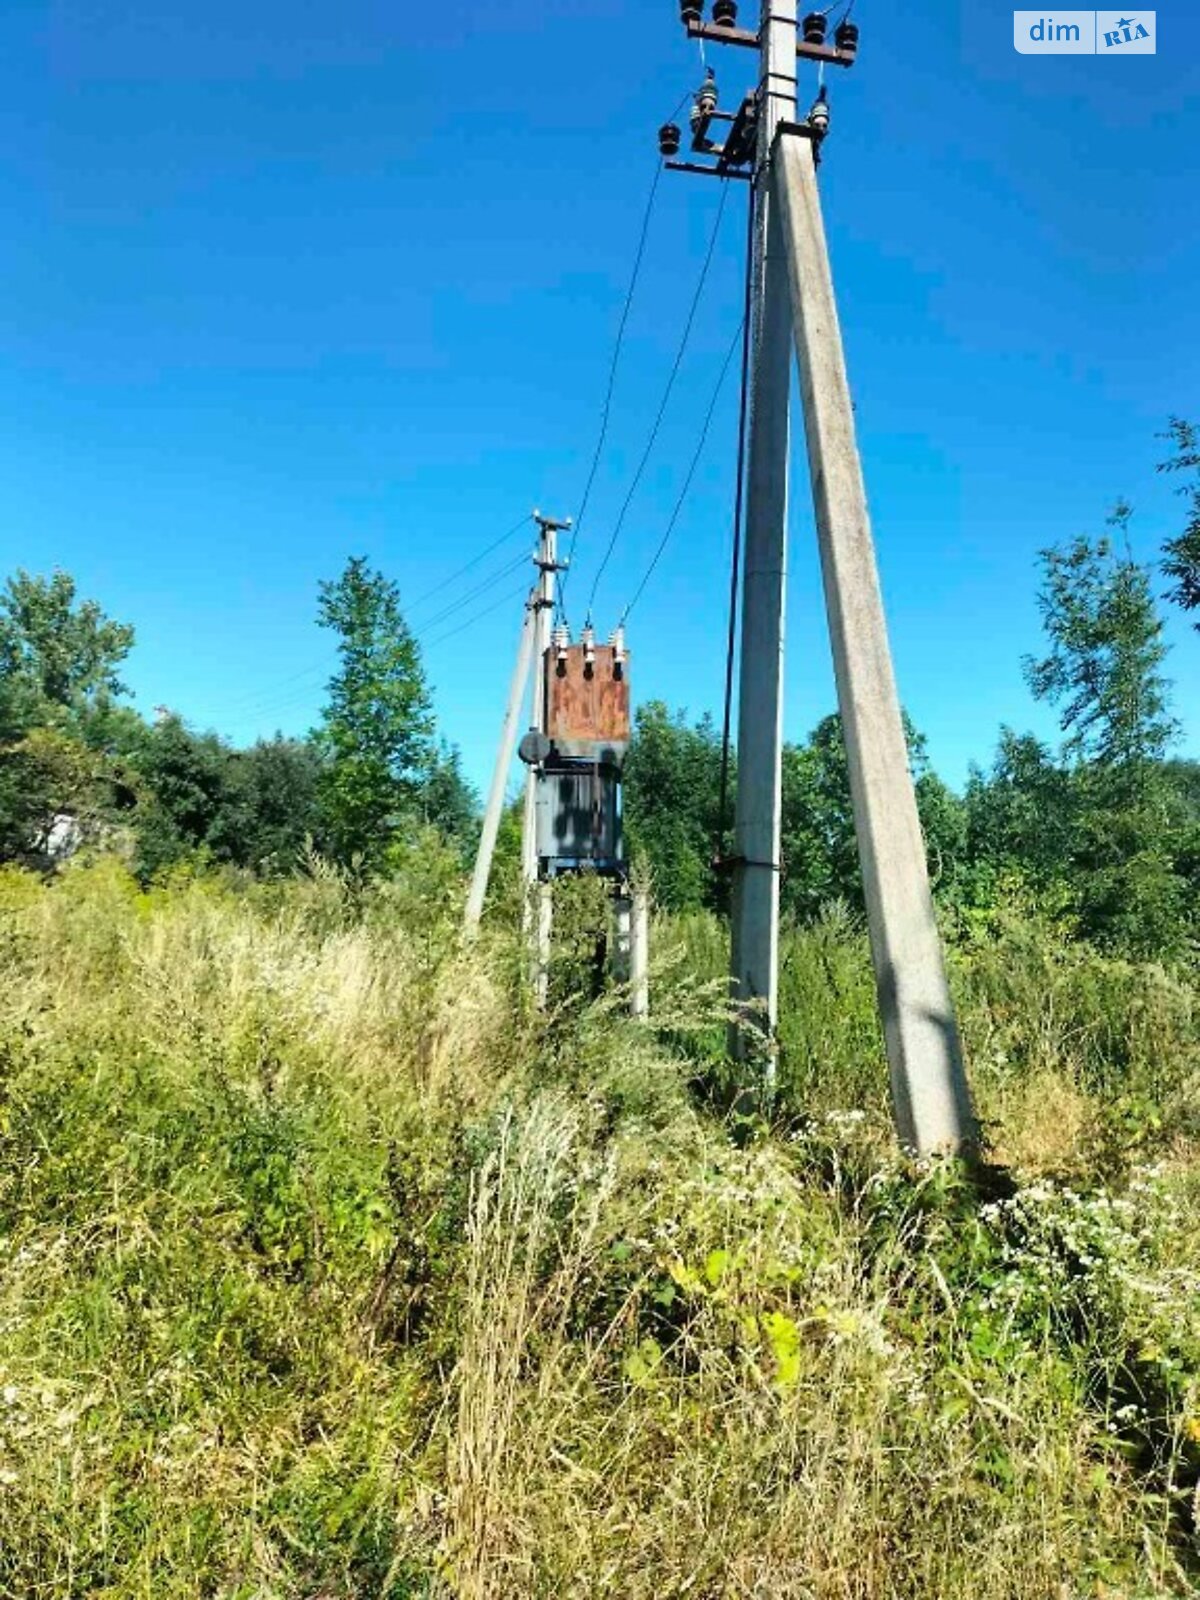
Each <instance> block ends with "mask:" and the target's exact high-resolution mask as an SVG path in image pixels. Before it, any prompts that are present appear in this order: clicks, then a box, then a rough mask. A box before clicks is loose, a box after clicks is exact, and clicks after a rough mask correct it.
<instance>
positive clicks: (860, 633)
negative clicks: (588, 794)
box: [659, 0, 977, 1155]
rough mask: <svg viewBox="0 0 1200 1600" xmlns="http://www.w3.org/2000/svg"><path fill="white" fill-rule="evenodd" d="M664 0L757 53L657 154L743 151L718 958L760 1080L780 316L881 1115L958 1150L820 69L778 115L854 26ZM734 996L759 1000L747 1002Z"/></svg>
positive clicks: (843, 49) (959, 1083)
mask: <svg viewBox="0 0 1200 1600" xmlns="http://www.w3.org/2000/svg"><path fill="white" fill-rule="evenodd" d="M680 12H681V17H682V20H683V22H684V25H685V27H686V29H687V32H688V34H689V36H690V37H692V38H700V39H702V40H708V41H712V42H720V43H724V44H732V45H741V46H745V47H751V46H752V47H756V48H757V49H758V51H759V56H760V81H759V87H758V92H757V95H756V96H754V97H753V99H752V101H748V102H746V103H744V104H743V107H742V110H741V111H740V112H739V113H738V114H737V115H736V116H729V115H727V114H726V113H723V112H721V111H720V110H719V109H718V107H717V91H716V83H715V79H714V78H713V77H712V75H711V74H710V76H709V78H708V80H706V83H705V84H704V85H702V86H701V89H700V91H699V92H698V93H697V95H696V99H695V104H696V109H695V111H694V112H693V115H692V130H693V139H692V150H693V151H694V152H696V153H697V154H700V155H707V156H715V157H716V163H715V165H713V166H705V165H697V164H696V163H694V162H686V161H685V162H679V161H675V160H670V159H668V161H667V165H668V166H670V167H673V168H674V169H676V170H680V171H685V172H701V173H707V174H708V175H710V176H716V177H719V178H726V179H727V178H729V177H737V176H746V175H747V174H746V172H745V170H744V169H745V167H746V165H747V163H748V162H750V161H751V160H752V161H753V173H752V176H753V184H754V188H753V194H754V202H753V203H754V206H755V213H754V237H755V249H754V259H753V262H752V267H751V271H752V277H751V289H752V307H753V325H752V360H753V366H752V370H751V375H750V394H751V415H750V452H749V471H748V483H747V501H746V505H747V512H746V532H745V559H744V567H743V599H742V645H741V676H740V697H739V717H738V792H737V810H736V816H735V840H736V850H735V857H734V861H733V863H732V865H733V867H734V870H735V874H736V875H735V878H734V912H733V951H732V964H731V974H732V985H733V989H734V993H735V996H736V997H737V998H738V999H739V1000H740V1001H742V1002H743V1006H744V1011H743V1019H742V1023H741V1026H740V1027H739V1029H738V1035H739V1038H738V1046H739V1049H740V1050H741V1051H742V1052H743V1053H744V1052H745V1047H746V1045H747V1043H748V1042H750V1041H751V1040H752V1039H754V1037H755V1035H756V1034H757V1035H758V1036H759V1038H760V1039H761V1038H762V1037H763V1035H764V1033H765V1043H766V1046H767V1052H766V1053H767V1075H768V1088H769V1087H770V1081H771V1075H772V1073H773V1070H774V1042H775V1030H776V1024H777V1021H778V1004H779V1001H778V970H779V871H780V865H781V861H780V802H781V757H782V738H783V724H782V699H783V697H782V686H783V646H784V601H785V578H786V567H787V561H786V552H787V533H786V522H787V463H788V450H789V437H788V399H789V384H790V373H791V355H790V348H789V343H790V341H789V337H788V324H789V322H791V323H794V332H795V342H796V349H797V353H798V356H799V362H800V377H801V394H802V397H803V404H804V422H805V431H806V435H807V440H808V459H809V468H810V473H811V478H812V490H813V500H814V504H815V507H816V520H817V530H818V536H819V543H820V550H821V567H822V572H823V576H824V585H825V598H826V607H827V610H828V614H829V626H830V634H831V639H832V644H833V654H834V666H835V672H836V678H837V688H838V705H839V709H840V712H841V717H842V725H843V730H844V733H845V740H846V750H847V757H848V762H849V769H850V786H851V794H852V799H853V804H854V820H855V831H856V833H857V836H858V848H859V858H860V860H861V863H862V873H863V883H864V889H865V894H866V901H867V916H868V922H869V927H870V935H871V952H872V959H873V962H874V966H875V979H876V988H877V991H878V997H879V1009H880V1014H881V1017H882V1020H883V1030H884V1038H885V1041H886V1045H887V1053H888V1061H889V1066H890V1071H891V1082H892V1096H893V1105H894V1110H895V1119H896V1128H897V1132H898V1134H899V1136H900V1139H901V1141H902V1143H903V1144H905V1145H906V1146H907V1147H908V1148H910V1149H912V1150H915V1151H916V1152H917V1153H919V1154H922V1155H925V1154H929V1153H931V1152H933V1151H935V1150H947V1151H954V1152H969V1151H970V1150H971V1149H972V1148H973V1146H974V1144H975V1141H976V1137H977V1135H976V1127H975V1122H974V1117H973V1114H972V1110H971V1104H970V1095H969V1091H968V1087H967V1081H966V1075H965V1073H964V1070H963V1065H962V1053H961V1048H960V1045H959V1040H958V1031H957V1027H956V1024H955V1019H954V1010H953V1006H952V1004H951V1000H950V994H949V989H948V986H947V983H946V973H945V966H944V963H943V959H942V949H941V943H940V940H939V938H938V932H937V925H936V922H935V920H934V914H933V900H932V896H931V894H930V889H929V876H928V872H927V869H926V864H925V849H924V843H923V840H922V837H921V827H920V821H919V819H918V816H917V807H916V796H915V793H914V790H913V784H912V777H911V774H910V772H909V769H908V752H907V748H906V744H905V739H904V728H903V723H902V719H901V713H900V701H899V698H898V696H897V693H896V684H895V679H894V676H893V672H892V661H891V654H890V650H889V647H888V639H887V628H886V623H885V620H884V614H883V602H882V598H881V595H880V590H879V577H878V573H877V571H876V566H875V551H874V545H873V543H872V539H871V528H870V522H869V519H868V516H867V506H866V494H865V490H864V487H863V480H862V469H861V465H860V463H859V457H858V445H857V441H856V438H855V431H854V414H853V409H852V406H851V402H850V391H849V384H848V381H847V378H846V368H845V357H844V355H843V351H842V341H841V332H840V329H839V327H838V320H837V309H836V304H835V301H834V293H833V280H832V275H831V272H830V267H829V258H828V253H827V250H826V245H825V230H824V225H823V223H822V220H821V208H820V198H819V194H818V190H817V180H816V162H817V159H818V154H819V150H820V145H821V141H822V140H823V139H824V137H825V134H826V132H827V130H828V126H829V108H828V102H827V99H826V94H825V89H824V87H823V86H822V87H821V89H820V90H819V92H818V95H817V99H816V102H815V103H814V105H813V106H812V109H811V110H810V111H809V113H808V118H807V120H806V121H805V122H804V123H797V122H796V121H795V116H796V59H797V57H800V58H802V59H808V60H812V61H818V62H820V63H822V66H823V67H824V66H841V67H849V66H851V65H853V63H854V61H855V60H856V59H857V55H858V37H859V35H858V26H857V24H856V23H852V22H851V21H850V19H849V14H848V13H847V15H845V16H844V17H843V18H842V20H841V21H840V22H839V23H838V25H837V27H836V30H835V33H834V43H833V47H832V48H830V46H829V45H828V44H827V43H826V32H827V28H828V23H827V15H828V13H827V12H825V11H814V12H810V13H809V14H808V15H807V16H806V17H805V18H804V20H803V23H802V25H801V35H802V36H801V37H800V38H799V39H798V38H797V29H796V21H797V7H796V0H762V10H761V18H760V24H759V31H758V33H757V34H751V33H748V32H746V31H744V30H742V29H739V28H737V27H736V21H737V5H736V3H735V0H713V7H712V17H713V20H712V22H711V23H708V22H705V21H704V20H703V4H702V0H680ZM722 120H723V121H725V122H728V123H729V124H731V126H730V130H729V135H728V138H727V139H726V142H725V143H724V144H723V145H721V144H717V143H716V142H714V141H713V140H712V139H711V138H710V137H709V131H710V128H711V127H712V125H713V124H715V123H716V122H718V121H722ZM752 127H753V128H754V133H755V139H754V143H753V152H752V151H751V139H750V137H749V130H750V129H751V128H752ZM679 146H680V131H679V129H678V128H677V127H675V126H674V124H672V123H668V124H666V125H665V126H664V127H663V128H661V129H660V130H659V148H660V150H661V151H662V153H663V155H664V156H666V157H673V156H675V155H677V154H678V151H679ZM752 1004H753V1005H754V1006H755V1009H756V1011H757V1013H758V1015H757V1017H754V1016H751V1015H750V1014H749V1013H750V1006H751V1005H752Z"/></svg>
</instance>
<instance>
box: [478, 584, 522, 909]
mask: <svg viewBox="0 0 1200 1600" xmlns="http://www.w3.org/2000/svg"><path fill="white" fill-rule="evenodd" d="M535 615H536V612H535V596H534V595H530V597H529V600H528V602H527V604H526V606H525V619H524V621H523V622H522V624H521V639H520V643H519V645H518V646H517V662H516V666H515V667H514V668H513V675H512V683H511V685H510V687H509V691H508V706H507V708H506V709H505V712H504V723H503V726H502V727H501V730H500V748H499V750H498V751H497V752H496V766H495V770H494V771H493V773H492V787H491V792H490V793H489V795H488V803H487V810H486V811H485V812H484V814H483V831H482V832H481V833H480V836H479V849H478V850H477V851H476V853H475V872H474V875H473V876H472V878H471V891H470V893H469V894H468V896H467V912H466V919H465V920H466V926H467V929H468V931H471V930H473V929H475V928H477V927H478V926H479V919H480V917H482V915H483V902H484V899H485V898H486V896H487V890H488V880H489V878H490V877H491V875H492V857H493V855H494V854H495V852H496V836H497V834H498V833H499V831H500V816H501V813H502V812H503V810H504V795H505V791H506V790H507V788H508V775H509V773H510V772H511V771H512V763H513V753H514V752H515V750H516V748H517V733H518V731H519V728H520V722H521V709H522V706H523V704H524V701H525V686H526V684H527V683H528V681H529V666H530V662H531V661H532V660H533V635H534V617H535Z"/></svg>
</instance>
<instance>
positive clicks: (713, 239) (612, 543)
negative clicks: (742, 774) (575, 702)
mask: <svg viewBox="0 0 1200 1600" xmlns="http://www.w3.org/2000/svg"><path fill="white" fill-rule="evenodd" d="M728 198H729V182H728V180H726V181H724V182H723V183H722V184H721V203H720V205H719V206H718V207H717V215H716V217H715V219H714V221H713V228H712V234H711V236H710V238H709V241H708V250H707V251H706V253H705V256H704V262H703V265H702V266H701V268H700V276H699V278H698V279H697V282H696V288H695V292H694V293H693V295H692V303H691V305H690V306H689V307H688V314H687V320H686V322H685V323H684V325H683V333H682V335H681V337H680V340H679V348H678V349H677V350H676V352H675V360H674V363H673V365H672V367H671V371H670V375H669V376H668V378H667V384H666V388H665V389H664V390H663V395H662V399H661V400H660V402H659V406H658V413H657V415H656V416H655V418H654V423H653V425H652V427H651V429H650V436H649V438H648V439H647V440H646V448H645V449H644V450H643V451H642V458H641V460H640V461H639V462H638V465H637V470H636V472H635V473H634V475H633V481H632V482H631V483H630V485H629V490H628V492H627V493H626V495H625V499H624V502H623V503H622V505H621V509H620V511H619V513H618V514H617V520H616V522H615V524H614V525H613V531H612V533H611V534H610V536H609V540H608V545H607V547H606V548H605V551H604V555H603V557H602V559H601V561H600V565H599V567H598V568H597V570H596V576H595V577H594V578H593V579H592V588H591V592H590V594H589V595H588V615H589V616H590V615H591V610H592V606H593V604H594V603H595V599H596V591H597V589H598V588H599V587H600V580H601V578H602V577H603V576H604V573H605V569H606V568H607V566H608V563H609V561H610V559H611V558H612V553H613V551H614V550H615V549H616V545H617V540H618V538H619V537H620V534H621V529H622V528H623V527H624V525H625V518H626V516H627V515H628V513H629V508H630V506H631V505H632V504H633V497H634V495H635V494H636V493H637V490H638V486H639V484H640V483H641V481H642V475H643V473H644V472H645V470H646V467H647V465H648V463H649V460H650V456H651V454H652V452H653V450H654V446H655V443H656V441H657V439H658V434H659V430H660V429H661V427H662V424H663V418H664V417H665V416H666V414H667V406H668V404H669V403H670V399H671V394H672V392H673V390H674V388H675V380H676V379H677V378H678V377H679V371H680V368H681V367H682V366H683V358H684V356H685V354H686V353H687V347H688V343H689V342H690V340H691V336H692V327H693V325H694V324H695V321H696V312H697V310H698V308H699V305H700V296H701V295H702V294H703V293H704V285H705V284H706V283H707V281H708V272H709V268H710V267H711V266H712V262H713V256H714V255H715V254H716V249H717V240H718V238H719V237H720V233H721V221H722V218H723V217H724V215H725V202H726V201H727V200H728Z"/></svg>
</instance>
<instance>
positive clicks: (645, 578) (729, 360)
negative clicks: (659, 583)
mask: <svg viewBox="0 0 1200 1600" xmlns="http://www.w3.org/2000/svg"><path fill="white" fill-rule="evenodd" d="M743 327H744V324H739V325H738V329H737V332H736V333H735V334H734V336H733V341H732V343H731V344H730V346H729V349H728V350H727V351H726V354H725V359H724V361H723V362H722V363H721V370H720V372H719V374H718V375H717V381H716V384H715V385H714V387H713V392H712V399H711V400H710V401H709V403H708V410H707V412H706V413H705V416H704V422H703V424H702V426H701V428H700V437H699V438H698V439H697V441H696V449H695V451H694V453H693V455H692V459H691V461H690V463H689V465H688V469H687V474H686V476H685V477H684V480H683V486H682V488H681V489H680V491H679V498H678V499H677V500H676V502H675V508H674V510H673V511H672V512H671V516H670V519H669V520H668V522H667V526H666V528H665V530H664V531H663V536H662V538H661V539H660V540H659V541H658V548H657V549H656V550H655V552H654V554H653V556H652V557H651V558H650V565H649V566H648V567H647V568H646V570H645V572H644V573H643V574H642V581H641V582H640V583H639V584H638V586H637V588H636V589H635V590H634V592H633V599H632V600H631V601H630V602H629V604H628V605H627V606H626V607H625V609H624V611H623V612H622V613H621V621H622V622H624V621H625V620H626V618H627V617H628V616H629V613H630V612H631V611H632V610H633V608H634V606H635V605H637V603H638V601H639V600H640V599H641V597H642V592H643V590H644V589H645V587H646V585H647V584H648V583H649V582H650V579H651V578H652V577H653V576H654V571H655V568H656V567H657V566H658V563H659V562H660V561H661V560H662V555H663V551H664V550H665V549H666V548H667V544H668V542H669V540H670V538H671V535H672V534H673V533H674V531H675V524H676V523H677V522H678V521H679V516H680V513H681V512H682V510H683V506H684V502H685V500H686V499H687V497H688V491H689V490H690V489H691V487H692V479H693V478H694V477H695V475H696V468H697V467H698V466H699V465H700V457H701V456H702V455H703V454H704V446H705V444H706V443H707V442H708V434H709V429H710V428H711V427H712V420H713V417H714V416H715V415H716V410H717V402H718V400H719V399H720V398H721V390H722V389H723V388H724V387H725V379H726V377H727V376H728V375H729V368H730V367H731V366H732V364H733V358H734V355H735V354H736V353H737V349H738V346H739V345H740V344H741V343H742V338H743Z"/></svg>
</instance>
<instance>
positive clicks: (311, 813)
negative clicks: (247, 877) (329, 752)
mask: <svg viewBox="0 0 1200 1600" xmlns="http://www.w3.org/2000/svg"><path fill="white" fill-rule="evenodd" d="M320 777H321V757H320V755H319V753H318V752H317V750H316V748H315V746H314V745H313V744H312V742H311V741H310V740H307V739H285V738H284V737H283V735H282V734H276V735H275V737H274V738H273V739H260V740H259V741H258V743H257V744H254V745H252V746H251V747H250V748H249V749H248V750H239V751H236V752H234V755H233V760H232V763H231V766H230V769H229V772H228V782H227V788H226V794H225V803H224V805H223V808H222V811H221V813H220V815H219V817H218V818H217V819H216V821H215V823H214V827H213V829H212V833H211V835H210V837H211V838H212V840H213V844H214V848H215V849H216V850H217V852H218V854H219V855H223V856H224V857H225V858H226V859H228V860H230V861H233V862H235V863H236V864H237V865H239V866H243V867H250V868H252V869H253V870H254V871H255V872H258V873H263V874H275V873H289V872H291V871H292V870H293V869H294V868H295V866H296V863H297V862H298V861H299V859H300V857H301V855H302V854H303V852H304V848H305V845H306V843H307V841H308V840H310V839H312V840H314V841H315V842H316V843H317V844H318V845H319V844H320V842H321V840H320V813H319V810H318V806H317V789H318V785H319V783H320Z"/></svg>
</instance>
